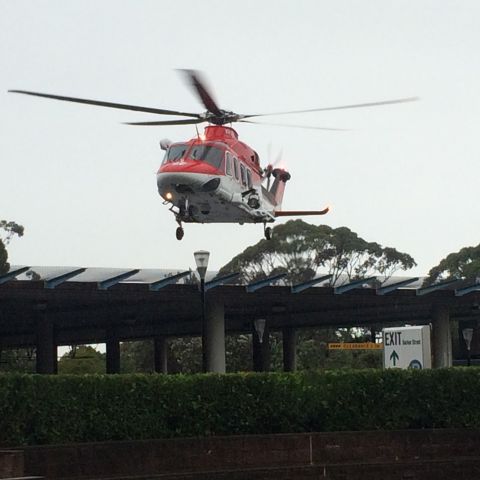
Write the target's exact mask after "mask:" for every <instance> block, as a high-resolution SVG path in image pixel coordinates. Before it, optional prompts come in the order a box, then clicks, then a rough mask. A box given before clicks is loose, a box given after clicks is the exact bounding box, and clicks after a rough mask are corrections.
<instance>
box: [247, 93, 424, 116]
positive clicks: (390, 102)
mask: <svg viewBox="0 0 480 480" xmlns="http://www.w3.org/2000/svg"><path fill="white" fill-rule="evenodd" d="M417 100H419V98H418V97H407V98H398V99H395V100H383V101H381V102H369V103H357V104H353V105H342V106H339V107H323V108H311V109H308V110H292V111H289V112H275V113H259V114H255V115H242V118H252V117H265V116H268V115H290V114H291V113H310V112H325V111H327V110H345V109H348V108H365V107H378V106H381V105H393V104H396V103H407V102H416V101H417Z"/></svg>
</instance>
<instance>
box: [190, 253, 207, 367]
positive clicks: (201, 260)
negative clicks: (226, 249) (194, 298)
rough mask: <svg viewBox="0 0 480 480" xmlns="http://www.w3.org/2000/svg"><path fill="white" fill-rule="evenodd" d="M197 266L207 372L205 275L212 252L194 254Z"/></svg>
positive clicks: (204, 360) (203, 360) (204, 364)
mask: <svg viewBox="0 0 480 480" xmlns="http://www.w3.org/2000/svg"><path fill="white" fill-rule="evenodd" d="M193 256H194V257H195V263H196V264H197V272H198V276H199V277H200V297H201V300H202V370H203V371H204V372H206V371H207V348H206V347H207V345H206V343H207V342H206V338H205V333H206V314H205V275H206V273H207V267H208V259H209V257H210V252H207V251H206V250H199V251H197V252H195V253H194V254H193Z"/></svg>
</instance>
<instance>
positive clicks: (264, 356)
mask: <svg viewBox="0 0 480 480" xmlns="http://www.w3.org/2000/svg"><path fill="white" fill-rule="evenodd" d="M252 344H253V345H252V347H253V348H252V350H253V352H252V353H253V371H254V372H268V371H269V370H270V333H269V329H268V321H267V323H266V324H265V330H264V332H263V338H262V343H260V339H259V338H258V334H257V332H256V331H255V327H253V325H252Z"/></svg>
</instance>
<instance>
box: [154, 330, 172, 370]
mask: <svg viewBox="0 0 480 480" xmlns="http://www.w3.org/2000/svg"><path fill="white" fill-rule="evenodd" d="M167 351H168V349H167V338H166V337H164V336H158V337H155V338H154V339H153V358H154V364H155V365H154V366H155V372H157V373H168V367H167Z"/></svg>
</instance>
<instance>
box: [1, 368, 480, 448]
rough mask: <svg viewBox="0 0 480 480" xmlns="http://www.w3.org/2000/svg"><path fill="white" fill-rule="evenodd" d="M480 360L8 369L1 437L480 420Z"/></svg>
mask: <svg viewBox="0 0 480 480" xmlns="http://www.w3.org/2000/svg"><path fill="white" fill-rule="evenodd" d="M477 398H480V369H476V368H473V367H472V368H455V369H442V370H384V371H382V370H373V369H372V370H355V371H351V370H350V371H349V370H341V371H326V372H305V373H297V374H286V373H285V374H282V373H268V374H267V373H266V374H255V373H246V374H228V375H214V374H206V375H201V374H199V375H141V374H135V375H84V376H79V375H58V376H42V375H21V374H6V375H0V445H4V446H12V445H24V444H34V445H35V444H52V443H69V442H89V441H102V440H129V439H145V438H166V437H180V436H182V437H184V436H205V435H230V434H252V433H258V434H267V433H282V432H306V431H339V430H375V429H414V428H448V427H452V428H461V427H480V409H478V408H477V406H476V399H477Z"/></svg>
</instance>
